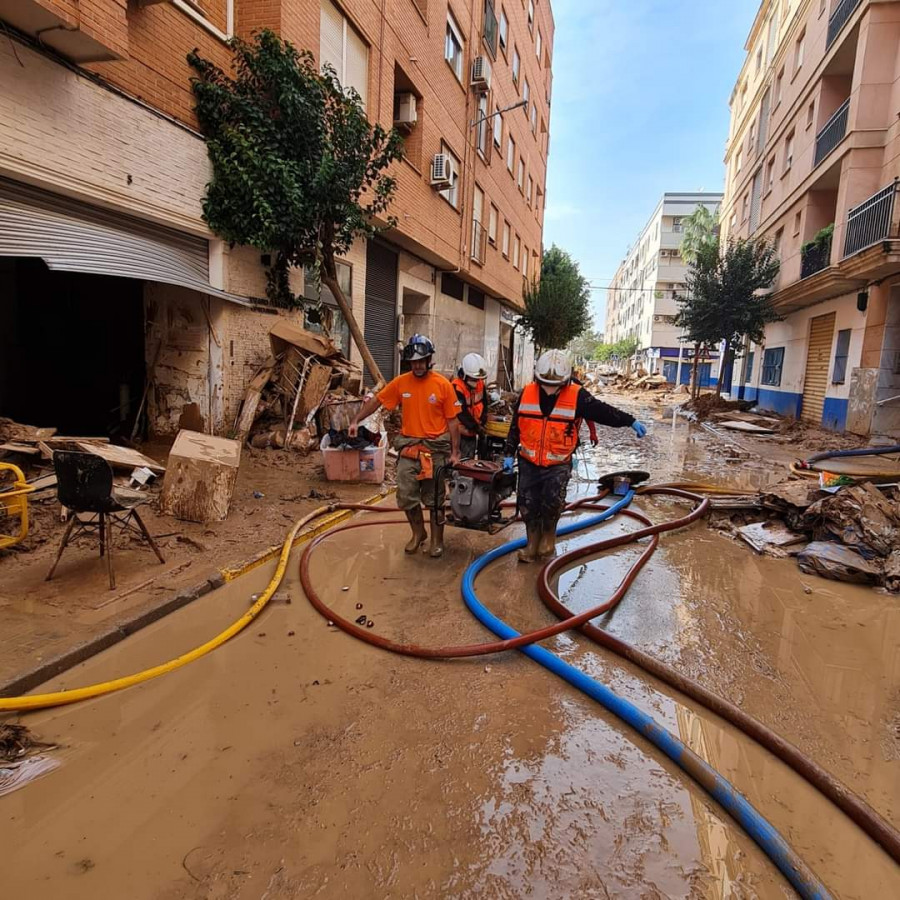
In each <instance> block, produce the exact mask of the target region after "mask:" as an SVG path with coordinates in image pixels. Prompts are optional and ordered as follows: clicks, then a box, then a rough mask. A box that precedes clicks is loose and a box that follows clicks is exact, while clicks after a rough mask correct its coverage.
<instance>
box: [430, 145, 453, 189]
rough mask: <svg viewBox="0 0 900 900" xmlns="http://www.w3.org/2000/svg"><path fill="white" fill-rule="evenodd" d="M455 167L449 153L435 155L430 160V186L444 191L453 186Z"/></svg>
mask: <svg viewBox="0 0 900 900" xmlns="http://www.w3.org/2000/svg"><path fill="white" fill-rule="evenodd" d="M454 174H455V166H454V163H453V157H452V156H450V154H449V153H435V154H434V157H433V158H432V160H431V186H432V187H433V188H437V190H439V191H444V190H446V189H447V188H448V187H450V185H452V184H453V176H454Z"/></svg>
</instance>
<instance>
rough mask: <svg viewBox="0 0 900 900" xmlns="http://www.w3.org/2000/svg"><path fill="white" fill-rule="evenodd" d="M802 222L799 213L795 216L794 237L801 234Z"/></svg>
mask: <svg viewBox="0 0 900 900" xmlns="http://www.w3.org/2000/svg"><path fill="white" fill-rule="evenodd" d="M800 223H801V214H800V213H797V215H796V216H794V237H798V236H799V235H800Z"/></svg>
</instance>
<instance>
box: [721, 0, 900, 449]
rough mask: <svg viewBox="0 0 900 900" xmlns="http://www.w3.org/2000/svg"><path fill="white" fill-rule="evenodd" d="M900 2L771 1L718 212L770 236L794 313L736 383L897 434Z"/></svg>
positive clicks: (815, 415) (731, 229)
mask: <svg viewBox="0 0 900 900" xmlns="http://www.w3.org/2000/svg"><path fill="white" fill-rule="evenodd" d="M898 48H900V3H898V2H884V0H764V2H763V3H762V4H761V6H760V8H759V12H758V13H757V16H756V20H755V21H754V23H753V27H752V30H751V32H750V36H749V38H748V41H747V44H746V50H747V58H746V62H745V63H744V66H743V69H742V70H741V73H740V77H739V78H738V81H737V84H736V86H735V89H734V93H733V95H732V99H731V131H730V136H729V140H728V146H727V151H726V163H727V166H728V173H727V185H726V196H725V201H724V204H723V212H722V224H723V231H724V234H725V236H726V237H737V236H741V237H746V236H748V235H755V236H763V237H765V238H767V239H770V240H772V241H774V243H775V244H776V246H777V248H778V252H779V255H780V257H781V263H782V269H781V274H780V276H779V278H778V280H777V282H776V284H775V285H774V286H773V302H774V304H775V307H776V309H778V310H779V312H781V313H782V314H783V315H784V316H785V318H784V321H782V322H777V323H774V324H772V325H770V326H769V327H768V328H767V329H766V335H765V343H764V345H763V346H759V347H750V348H749V352H748V353H746V354H745V356H744V358H743V359H742V360H740V361H739V362H738V364H737V365H736V367H735V382H736V384H735V388H736V390H734V393H736V394H737V395H738V396H744V397H748V398H750V399H757V400H758V401H759V403H760V405H762V406H765V407H767V408H770V409H773V410H777V411H778V412H781V413H785V414H790V415H795V416H798V417H800V418H803V419H804V420H807V421H809V422H812V423H815V424H823V425H825V426H826V427H828V428H833V429H838V430H840V429H844V428H846V429H847V430H850V431H853V432H856V433H859V434H869V433H872V434H881V435H894V436H897V435H900V402H898V401H897V399H896V398H897V396H898V395H900V240H898V215H900V209H898V205H897V204H896V202H895V199H896V192H897V179H898V177H900V120H898V113H900V49H898Z"/></svg>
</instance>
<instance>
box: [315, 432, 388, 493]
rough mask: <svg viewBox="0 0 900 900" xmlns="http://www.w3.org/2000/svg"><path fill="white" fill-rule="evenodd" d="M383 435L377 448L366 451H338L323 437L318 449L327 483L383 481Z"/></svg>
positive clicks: (327, 436) (327, 438) (327, 437)
mask: <svg viewBox="0 0 900 900" xmlns="http://www.w3.org/2000/svg"><path fill="white" fill-rule="evenodd" d="M385 443H386V441H385V439H384V435H382V438H381V444H380V446H378V447H371V448H369V449H368V450H338V449H336V448H333V447H332V446H331V438H330V436H329V435H327V434H326V435H325V437H323V438H322V443H321V444H320V445H319V449H320V450H321V451H322V462H323V463H324V464H325V477H326V478H327V479H328V480H329V481H368V482H372V483H373V484H381V482H382V481H384V451H385Z"/></svg>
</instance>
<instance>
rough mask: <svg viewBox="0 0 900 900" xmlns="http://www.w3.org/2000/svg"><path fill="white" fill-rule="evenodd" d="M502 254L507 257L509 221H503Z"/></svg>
mask: <svg viewBox="0 0 900 900" xmlns="http://www.w3.org/2000/svg"><path fill="white" fill-rule="evenodd" d="M500 249H501V251H502V253H503V255H504V256H505V257H506V258H507V259H509V222H507V221H506V220H505V219H504V221H503V244H502V246H501V248H500Z"/></svg>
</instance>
